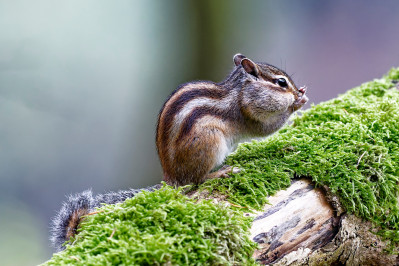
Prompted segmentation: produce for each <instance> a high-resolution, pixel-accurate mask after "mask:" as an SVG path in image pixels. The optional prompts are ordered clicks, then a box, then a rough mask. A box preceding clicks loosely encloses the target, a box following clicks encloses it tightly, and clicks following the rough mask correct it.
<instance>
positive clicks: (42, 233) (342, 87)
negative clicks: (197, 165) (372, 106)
mask: <svg viewBox="0 0 399 266" xmlns="http://www.w3.org/2000/svg"><path fill="white" fill-rule="evenodd" d="M398 14H399V2H398V1H395V0H386V1H370V0H363V1H345V0H335V1H319V0H303V1H287V0H280V1H261V0H259V1H254V0H252V1H239V0H224V1H222V0H219V1H212V0H202V1H188V0H181V1H178V0H169V1H162V0H156V1H155V0H154V1H145V0H143V1H133V0H119V1H106V0H84V1H82V0H68V1H53V0H37V1H29V0H13V1H7V0H0V264H1V265H32V264H37V263H40V262H44V261H45V260H47V259H48V258H49V257H50V256H51V254H52V252H53V249H52V248H51V247H50V244H49V242H48V240H47V239H48V229H49V222H50V219H51V217H52V216H54V214H55V212H56V211H57V210H58V209H59V208H60V206H61V203H62V201H63V200H64V199H65V195H67V194H70V193H77V192H81V191H83V190H85V189H87V188H92V189H93V191H94V192H95V193H103V192H106V191H111V190H119V189H128V188H139V187H143V186H147V185H152V184H155V183H158V182H160V180H161V169H160V165H159V162H158V159H157V156H156V150H155V144H154V138H155V124H156V119H157V114H158V111H159V109H160V107H161V106H162V103H163V101H164V100H165V98H166V97H167V95H168V94H169V93H171V92H172V90H174V89H175V88H176V87H177V86H178V85H179V84H180V83H183V82H187V81H190V80H199V79H205V80H213V81H221V80H222V79H224V77H225V76H226V75H227V74H228V73H229V72H230V70H231V69H232V68H233V63H232V57H233V55H234V54H235V53H237V52H241V53H243V54H245V55H246V56H248V57H250V58H252V59H253V60H255V61H265V62H268V63H270V64H273V65H276V66H277V67H280V68H282V69H284V70H286V71H287V72H288V73H289V74H292V75H293V79H294V80H295V81H296V83H297V84H298V85H307V86H308V88H309V90H308V95H309V97H310V102H311V103H319V102H320V101H325V100H328V99H331V98H333V97H335V96H337V95H338V94H339V93H343V92H345V91H346V90H348V89H350V88H352V87H354V86H356V85H359V84H360V83H362V82H365V81H368V80H371V79H373V78H376V77H380V76H381V75H383V74H384V73H386V72H387V71H388V70H389V69H390V68H391V67H392V66H399V15H398ZM309 106H310V105H309V104H308V105H307V106H306V107H307V108H308V107H309Z"/></svg>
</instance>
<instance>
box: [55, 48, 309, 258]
mask: <svg viewBox="0 0 399 266" xmlns="http://www.w3.org/2000/svg"><path fill="white" fill-rule="evenodd" d="M233 60H234V64H235V67H234V69H233V71H232V72H231V73H230V75H229V76H228V77H227V78H226V79H225V80H224V81H222V82H220V83H213V82H210V81H196V82H189V83H186V84H183V85H181V86H179V87H178V88H177V89H176V90H175V91H174V92H173V93H172V94H171V95H170V96H169V98H168V99H167V100H166V102H165V104H164V105H163V107H162V109H161V111H160V113H159V116H158V123H157V131H156V146H157V150H158V154H159V158H160V161H161V165H162V168H163V174H164V180H165V182H166V183H168V184H170V185H175V186H181V185H186V184H199V183H202V182H204V181H205V180H207V179H209V178H218V177H224V176H226V175H227V174H228V173H230V172H232V171H234V170H235V169H233V168H232V167H230V166H227V167H224V168H221V169H220V170H218V171H215V172H211V171H212V170H213V169H215V168H216V167H217V166H219V165H221V164H222V163H223V161H224V159H225V157H226V156H227V155H228V154H229V153H230V152H231V151H232V150H234V148H235V147H236V145H237V144H238V143H239V142H240V141H242V140H243V139H248V138H251V137H261V136H267V135H270V134H272V133H273V132H275V131H277V130H278V129H279V128H281V127H282V126H283V125H284V124H285V122H286V121H287V120H288V118H289V116H290V115H291V114H292V113H294V112H295V111H297V110H298V109H299V108H301V107H302V106H303V105H304V104H305V103H306V102H307V101H308V97H307V96H306V95H305V93H306V87H301V88H299V89H297V87H296V86H295V84H294V82H293V81H292V80H291V78H290V77H289V76H288V75H287V74H286V73H285V72H283V71H282V70H280V69H278V68H277V67H274V66H272V65H269V64H265V63H254V62H253V61H252V60H250V59H248V58H246V57H245V56H244V55H241V54H236V55H235V56H234V58H233ZM160 187H161V185H159V184H158V185H155V186H151V187H147V188H145V189H131V190H128V191H119V192H111V193H106V194H99V195H97V196H95V197H94V196H93V195H92V192H91V191H90V190H88V191H84V192H82V193H79V194H76V195H72V196H69V197H68V199H67V202H65V203H63V205H62V208H61V210H60V211H59V212H58V214H57V215H56V216H55V217H54V219H53V221H52V225H51V236H50V240H51V242H52V243H53V245H54V246H55V247H56V249H57V251H61V250H63V249H64V248H65V247H64V246H63V244H64V243H65V241H67V240H69V239H70V238H71V237H73V236H74V235H75V234H76V233H77V228H78V226H79V224H80V222H81V220H82V218H83V217H84V216H85V215H88V214H90V212H92V211H94V209H95V208H96V207H100V206H101V204H102V203H107V204H114V203H117V202H122V201H124V200H126V199H127V198H131V197H134V196H135V195H136V194H137V193H139V192H140V191H141V190H147V191H153V190H155V189H159V188H160Z"/></svg>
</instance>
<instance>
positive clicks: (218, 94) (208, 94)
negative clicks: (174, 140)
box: [156, 82, 228, 160]
mask: <svg viewBox="0 0 399 266" xmlns="http://www.w3.org/2000/svg"><path fill="white" fill-rule="evenodd" d="M190 85H193V84H188V86H190ZM201 85H202V84H201ZM209 85H214V83H211V82H209ZM202 86H206V84H204V85H202ZM183 88H185V86H182V87H181V88H180V89H183ZM175 93H176V91H175V92H174V93H173V94H172V95H174V94H175ZM227 94H228V91H227V90H223V89H213V88H212V89H207V88H202V89H195V88H193V89H192V90H189V91H186V92H184V93H183V94H182V95H180V96H179V97H178V98H177V99H175V100H174V101H173V103H172V104H171V105H169V107H168V108H167V109H166V110H165V113H164V114H163V115H162V113H163V111H164V110H163V109H164V107H165V105H164V107H163V109H162V110H161V112H160V115H159V117H158V126H157V137H156V138H157V148H158V153H161V152H165V149H166V145H167V143H168V139H169V133H170V132H169V130H170V128H171V127H172V123H173V120H174V117H175V115H176V114H178V113H179V112H180V111H181V110H182V109H183V107H184V106H185V105H186V104H187V103H188V102H189V101H191V100H194V99H198V98H209V99H216V100H221V99H222V98H223V97H225V96H226V95H227ZM169 100H170V99H168V101H169ZM165 104H166V102H165ZM161 115H162V117H163V121H160V117H161ZM160 131H162V132H160ZM158 145H160V147H158ZM160 157H161V158H164V160H168V158H167V156H165V154H164V156H160Z"/></svg>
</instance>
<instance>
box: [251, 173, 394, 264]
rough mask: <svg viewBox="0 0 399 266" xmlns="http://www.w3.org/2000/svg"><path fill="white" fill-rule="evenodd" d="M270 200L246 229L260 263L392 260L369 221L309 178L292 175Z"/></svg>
mask: <svg viewBox="0 0 399 266" xmlns="http://www.w3.org/2000/svg"><path fill="white" fill-rule="evenodd" d="M269 202H270V204H271V205H266V206H265V208H264V210H263V211H262V212H260V213H258V214H257V215H256V218H255V219H254V222H253V224H252V226H251V230H250V232H251V239H252V240H253V241H255V242H257V243H259V246H258V249H257V250H256V251H255V253H254V258H255V259H256V261H257V262H258V263H260V264H276V265H396V260H397V255H395V254H390V253H388V252H386V250H385V249H387V248H388V247H387V243H386V241H384V240H382V239H381V238H380V237H378V236H376V235H375V233H372V232H370V230H371V229H372V225H371V224H370V223H369V222H365V221H362V220H361V219H359V218H356V217H355V216H354V215H348V214H345V213H344V212H343V210H342V207H341V206H340V203H339V202H338V199H337V198H336V197H335V196H333V195H331V194H330V193H329V192H328V189H327V190H326V189H324V188H315V187H314V186H313V185H312V183H311V181H310V180H308V179H301V180H294V181H293V182H292V185H291V186H290V187H289V188H288V189H287V190H282V191H280V192H278V193H277V194H276V195H274V196H272V197H270V198H269ZM333 206H334V207H333ZM247 215H249V214H247Z"/></svg>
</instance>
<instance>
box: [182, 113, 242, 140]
mask: <svg viewBox="0 0 399 266" xmlns="http://www.w3.org/2000/svg"><path fill="white" fill-rule="evenodd" d="M206 115H211V116H213V117H217V118H219V119H221V120H224V121H233V122H238V121H239V120H240V119H242V118H241V115H240V112H239V110H238V108H237V107H236V106H231V108H229V109H225V110H219V109H216V108H212V107H208V106H204V107H197V108H195V109H194V110H193V111H192V112H191V113H190V115H189V116H188V117H187V118H186V119H185V120H184V121H183V124H182V126H181V129H180V132H179V136H178V137H177V139H176V141H179V140H180V139H182V138H184V137H185V136H187V135H188V134H190V132H191V130H192V128H193V126H194V125H195V123H196V122H197V120H199V119H201V118H202V117H204V116H206Z"/></svg>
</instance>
